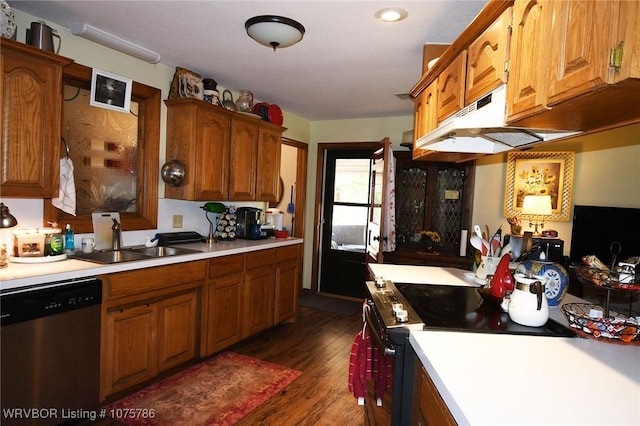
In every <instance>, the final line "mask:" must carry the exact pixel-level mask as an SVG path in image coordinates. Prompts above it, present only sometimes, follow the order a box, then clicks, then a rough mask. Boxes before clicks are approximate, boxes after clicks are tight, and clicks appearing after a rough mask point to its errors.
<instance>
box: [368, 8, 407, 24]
mask: <svg viewBox="0 0 640 426" xmlns="http://www.w3.org/2000/svg"><path fill="white" fill-rule="evenodd" d="M407 15H408V13H407V11H406V10H404V9H400V8H399V7H387V8H385V9H381V10H379V11H377V12H376V14H375V17H376V19H377V20H379V21H382V22H398V21H402V20H403V19H404V18H406V17H407Z"/></svg>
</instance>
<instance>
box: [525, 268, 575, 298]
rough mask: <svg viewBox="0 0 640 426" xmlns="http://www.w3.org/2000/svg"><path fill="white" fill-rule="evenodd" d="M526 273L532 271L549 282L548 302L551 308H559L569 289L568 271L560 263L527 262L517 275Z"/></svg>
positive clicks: (547, 287) (547, 290) (547, 288)
mask: <svg viewBox="0 0 640 426" xmlns="http://www.w3.org/2000/svg"><path fill="white" fill-rule="evenodd" d="M525 271H531V272H532V273H533V274H534V275H535V276H537V277H542V278H545V279H546V280H547V282H546V285H545V295H546V296H547V302H548V303H549V306H558V305H559V304H560V301H561V300H562V298H563V297H564V296H565V294H567V290H568V288H569V274H567V270H566V269H564V267H563V266H562V265H560V264H559V263H554V262H540V261H536V260H525V261H524V262H520V265H518V267H517V268H516V273H524V272H525Z"/></svg>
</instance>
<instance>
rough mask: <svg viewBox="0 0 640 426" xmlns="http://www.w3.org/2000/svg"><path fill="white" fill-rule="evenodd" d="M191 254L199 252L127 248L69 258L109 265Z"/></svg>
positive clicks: (99, 251)
mask: <svg viewBox="0 0 640 426" xmlns="http://www.w3.org/2000/svg"><path fill="white" fill-rule="evenodd" d="M192 253H199V251H198V250H191V249H187V248H182V247H128V248H123V249H121V250H98V251H94V252H92V253H82V252H79V253H74V254H73V255H71V258H73V259H80V260H87V261H89V262H95V263H101V264H111V263H122V262H133V261H136V260H149V259H154V258H158V257H166V256H178V255H181V254H192Z"/></svg>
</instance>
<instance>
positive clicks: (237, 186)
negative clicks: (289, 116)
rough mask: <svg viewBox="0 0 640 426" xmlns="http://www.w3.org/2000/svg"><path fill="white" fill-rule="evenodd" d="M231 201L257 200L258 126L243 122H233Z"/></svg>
mask: <svg viewBox="0 0 640 426" xmlns="http://www.w3.org/2000/svg"><path fill="white" fill-rule="evenodd" d="M230 149H231V151H230V152H231V155H230V170H229V200H232V201H253V200H255V199H256V165H257V158H258V155H257V153H258V126H257V125H255V124H250V123H247V122H245V121H241V120H233V121H232V122H231V148H230Z"/></svg>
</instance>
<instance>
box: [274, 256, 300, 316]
mask: <svg viewBox="0 0 640 426" xmlns="http://www.w3.org/2000/svg"><path fill="white" fill-rule="evenodd" d="M300 247H301V246H299V245H295V246H288V247H281V248H278V249H276V284H275V291H276V293H275V309H274V310H275V314H274V315H275V318H274V322H275V323H276V324H279V323H281V322H283V321H287V320H291V319H295V317H296V315H297V314H298V288H300Z"/></svg>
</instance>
